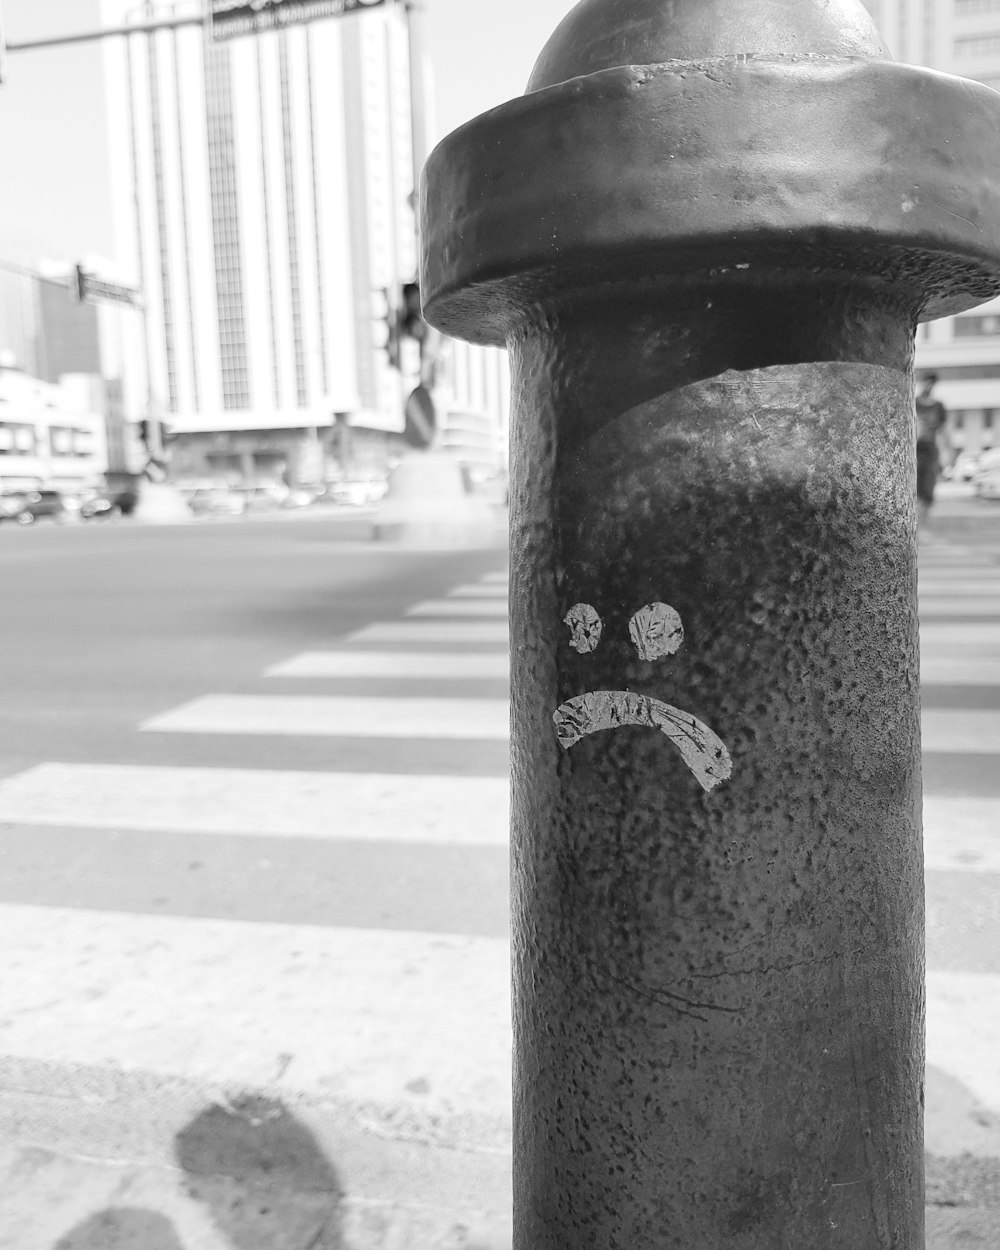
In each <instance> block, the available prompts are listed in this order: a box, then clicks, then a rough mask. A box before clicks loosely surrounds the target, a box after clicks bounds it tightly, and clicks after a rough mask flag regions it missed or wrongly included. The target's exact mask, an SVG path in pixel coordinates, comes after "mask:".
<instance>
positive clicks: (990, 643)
mask: <svg viewBox="0 0 1000 1250" xmlns="http://www.w3.org/2000/svg"><path fill="white" fill-rule="evenodd" d="M920 647H921V650H922V651H924V652H927V651H929V650H930V649H931V648H932V647H935V648H938V649H939V650H940V651H942V652H945V653H950V654H953V655H954V654H955V653H956V652H959V653H961V654H962V655H970V654H971V653H972V652H973V651H974V652H975V653H977V654H978V655H982V656H986V655H989V656H1000V623H997V624H995V625H984V624H979V623H978V622H977V623H975V624H972V625H960V624H956V625H942V624H941V623H940V622H937V623H932V624H929V625H921V626H920Z"/></svg>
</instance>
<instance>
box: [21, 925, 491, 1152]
mask: <svg viewBox="0 0 1000 1250" xmlns="http://www.w3.org/2000/svg"><path fill="white" fill-rule="evenodd" d="M508 965H509V943H508V942H507V941H505V940H503V939H493V938H474V937H456V936H450V935H444V934H426V933H415V932H388V931H379V930H370V929H365V930H356V929H326V928H321V927H318V926H308V925H274V924H258V923H251V922H246V921H232V920H191V919H178V918H176V917H161V916H137V915H112V914H107V913H102V912H96V911H85V910H79V911H77V910H69V909H63V908H47V907H33V906H21V905H17V904H11V905H4V906H0V969H2V979H3V986H4V992H3V997H2V1001H0V1028H2V1030H3V1039H4V1053H5V1055H6V1056H7V1057H8V1058H10V1059H15V1060H17V1059H19V1060H34V1061H36V1062H43V1063H57V1064H71V1065H73V1066H74V1067H77V1066H80V1065H84V1066H90V1067H98V1068H105V1069H125V1070H135V1069H142V1070H145V1071H148V1072H153V1073H157V1074H161V1075H170V1076H174V1077H181V1078H185V1079H188V1080H192V1081H195V1082H207V1083H210V1084H217V1085H221V1086H222V1087H223V1088H235V1089H238V1088H240V1087H250V1088H254V1087H258V1088H259V1087H264V1086H266V1087H268V1088H269V1089H277V1090H278V1091H281V1090H293V1091H301V1092H309V1093H312V1094H314V1095H318V1096H326V1097H329V1098H333V1099H337V1100H338V1101H347V1102H351V1103H356V1104H360V1105H366V1106H371V1105H373V1104H374V1106H375V1107H376V1108H378V1109H379V1110H381V1111H384V1112H387V1113H391V1112H393V1111H395V1113H396V1115H397V1116H398V1117H400V1118H399V1119H398V1120H397V1121H396V1122H403V1121H406V1120H409V1119H410V1117H411V1116H415V1117H417V1118H418V1119H425V1118H426V1119H428V1120H431V1119H433V1117H434V1116H440V1117H443V1118H444V1119H449V1118H451V1117H454V1116H462V1115H465V1114H471V1115H473V1116H480V1117H484V1118H485V1119H486V1120H487V1121H489V1122H492V1123H493V1124H495V1125H496V1126H497V1128H498V1130H500V1136H501V1139H502V1130H503V1128H504V1126H505V1125H506V1123H507V1121H508V1117H509V1111H508V1108H509V1103H510V1047H511V1030H510V1023H509V1014H510V1010H509V1001H510V998H509V973H508ZM411 1083H419V1087H420V1091H421V1092H419V1093H413V1092H411V1090H409V1089H408V1088H407V1086H408V1085H409V1084H411Z"/></svg>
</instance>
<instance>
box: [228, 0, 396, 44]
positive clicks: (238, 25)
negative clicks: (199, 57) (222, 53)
mask: <svg viewBox="0 0 1000 1250" xmlns="http://www.w3.org/2000/svg"><path fill="white" fill-rule="evenodd" d="M394 2H395V0H209V12H208V17H209V21H210V22H211V26H212V38H213V39H235V38H237V37H238V36H240V35H256V34H259V33H260V32H261V31H266V30H280V29H281V28H282V27H284V26H295V25H297V24H298V23H300V22H313V21H316V20H317V19H318V18H321V17H343V16H344V14H345V13H354V12H355V11H356V10H358V9H374V8H377V7H379V6H384V5H386V4H392V3H394Z"/></svg>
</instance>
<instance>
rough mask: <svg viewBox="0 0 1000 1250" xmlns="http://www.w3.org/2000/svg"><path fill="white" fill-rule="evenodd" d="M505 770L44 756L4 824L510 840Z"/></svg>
mask: <svg viewBox="0 0 1000 1250" xmlns="http://www.w3.org/2000/svg"><path fill="white" fill-rule="evenodd" d="M509 821H510V814H509V798H508V783H507V781H506V780H505V779H504V778H502V777H431V776H390V775H384V774H378V773H360V774H359V773H311V772H291V771H286V772H268V771H262V770H259V769H250V768H168V767H157V766H145V765H130V764H54V763H49V764H40V765H38V766H37V767H36V768H32V769H29V770H28V771H27V772H24V773H20V774H18V775H17V776H15V777H9V778H7V779H6V780H5V781H2V782H0V822H5V823H8V824H30V825H62V826H69V827H71V828H88V829H116V828H120V829H136V830H144V831H149V832H163V833H166V832H170V831H172V830H179V831H183V832H185V833H206V834H235V835H242V836H249V837H289V838H293V837H294V838H318V839H323V840H327V841H340V840H350V841H361V842H408V843H414V842H422V843H434V844H442V843H449V844H455V845H463V844H464V845H471V846H504V845H506V843H507V840H508V826H509Z"/></svg>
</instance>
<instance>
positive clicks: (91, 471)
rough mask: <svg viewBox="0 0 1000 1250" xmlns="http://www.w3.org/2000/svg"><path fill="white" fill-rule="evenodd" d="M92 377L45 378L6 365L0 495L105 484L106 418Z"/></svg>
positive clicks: (0, 378)
mask: <svg viewBox="0 0 1000 1250" xmlns="http://www.w3.org/2000/svg"><path fill="white" fill-rule="evenodd" d="M91 384H92V379H91V378H90V377H89V376H85V375H79V376H76V377H74V376H67V377H65V378H63V379H62V380H61V382H60V383H59V384H54V383H49V382H42V381H40V380H39V379H38V378H34V377H32V376H31V375H30V374H27V373H22V372H21V370H20V369H14V368H9V367H6V366H3V365H0V493H3V494H7V493H10V492H14V491H25V490H59V491H65V492H68V493H72V492H74V491H82V490H85V489H90V488H96V487H99V486H101V485H102V484H103V480H104V473H105V471H106V470H107V467H108V460H107V444H106V437H105V425H104V416H103V414H102V413H100V412H97V411H94V410H92V408H91V407H90V403H89V401H90V399H91Z"/></svg>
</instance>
